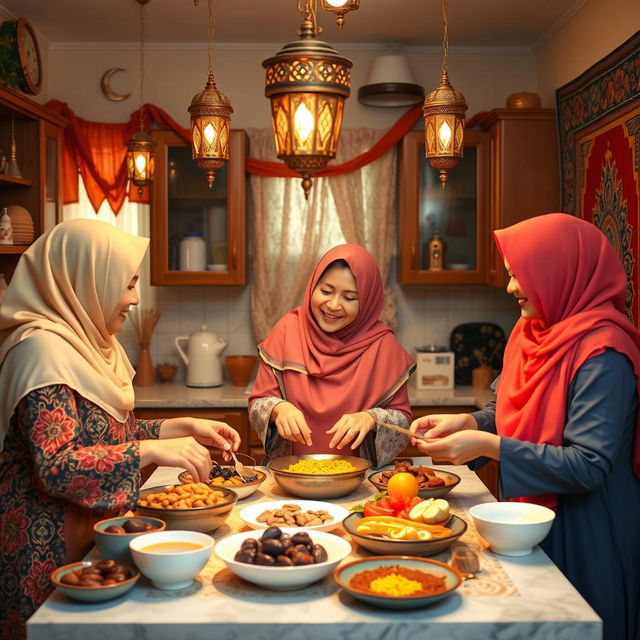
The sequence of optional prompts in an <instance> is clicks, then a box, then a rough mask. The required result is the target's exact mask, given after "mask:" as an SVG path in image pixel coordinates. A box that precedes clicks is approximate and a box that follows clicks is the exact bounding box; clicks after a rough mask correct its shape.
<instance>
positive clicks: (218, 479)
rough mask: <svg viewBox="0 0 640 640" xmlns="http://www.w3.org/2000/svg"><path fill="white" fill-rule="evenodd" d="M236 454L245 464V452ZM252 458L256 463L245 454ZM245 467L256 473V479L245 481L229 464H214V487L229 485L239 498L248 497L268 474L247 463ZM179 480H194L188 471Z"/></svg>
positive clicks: (212, 483)
mask: <svg viewBox="0 0 640 640" xmlns="http://www.w3.org/2000/svg"><path fill="white" fill-rule="evenodd" d="M236 456H237V457H238V458H239V459H240V461H241V462H242V463H243V464H245V461H244V460H243V454H241V453H236ZM244 457H245V458H248V459H250V460H251V464H255V461H254V460H253V458H250V457H249V456H244ZM245 469H249V471H250V472H251V473H252V474H254V476H255V477H254V479H253V480H249V481H245V480H243V479H242V478H241V477H240V474H239V473H238V472H237V471H236V470H235V469H234V468H233V467H230V466H227V465H219V464H214V465H213V466H212V467H211V471H210V472H209V482H208V484H210V485H211V486H212V487H214V488H217V487H228V488H229V489H232V490H233V491H235V492H236V493H237V494H238V500H242V499H243V498H247V497H248V496H250V495H251V494H252V493H254V492H255V491H256V490H257V489H258V487H259V486H260V485H261V484H262V483H263V482H264V481H265V478H266V477H267V474H266V473H265V472H264V471H260V470H259V469H253V468H250V467H248V466H247V465H245ZM178 480H180V482H182V483H183V484H187V483H189V482H193V477H192V476H191V474H190V473H189V472H188V471H183V472H182V473H181V474H180V475H179V476H178Z"/></svg>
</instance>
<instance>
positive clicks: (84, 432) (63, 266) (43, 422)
mask: <svg viewBox="0 0 640 640" xmlns="http://www.w3.org/2000/svg"><path fill="white" fill-rule="evenodd" d="M148 242H149V241H148V240H147V239H146V238H139V237H135V236H131V235H129V234H127V233H123V232H122V231H119V230H118V229H116V228H115V227H113V226H112V225H110V224H106V223H104V222H98V221H97V220H72V221H69V222H63V223H61V224H59V225H57V226H56V227H54V228H53V229H52V230H51V231H49V232H47V233H45V234H44V235H42V236H41V237H40V238H38V239H37V240H36V241H35V242H34V243H33V245H31V247H29V249H28V250H27V251H26V252H25V253H24V254H23V256H22V257H21V258H20V261H19V263H18V266H17V267H16V270H15V273H14V274H13V278H12V279H11V284H10V285H9V289H8V290H7V293H6V296H5V297H4V299H3V301H2V305H1V306H0V390H1V393H0V395H1V397H2V403H1V405H0V576H1V577H2V579H1V580H0V638H3V640H4V639H9V638H23V637H24V636H25V635H26V634H25V622H26V620H27V618H28V617H29V616H30V615H31V614H32V613H33V612H34V610H35V609H36V608H37V607H38V606H39V605H40V604H41V603H42V602H43V601H44V600H45V598H46V597H47V596H48V595H49V593H51V591H52V587H51V584H50V580H49V574H50V573H51V571H52V570H53V569H55V568H56V567H58V566H61V565H63V564H65V562H72V561H76V560H81V559H82V557H83V556H84V555H85V554H86V553H87V552H88V551H89V550H90V549H91V547H92V546H93V536H94V534H93V530H92V527H93V524H94V523H95V522H97V521H98V520H101V519H103V518H107V517H110V516H114V515H120V514H123V513H125V512H126V511H127V510H130V509H135V508H136V505H137V503H138V495H139V489H140V482H141V479H140V471H141V469H142V468H143V467H144V466H146V465H148V464H150V463H154V464H157V465H167V466H176V467H183V468H187V469H189V470H190V471H191V472H192V473H193V474H194V477H197V478H198V479H200V480H206V479H207V478H208V475H209V470H210V468H211V460H210V456H209V452H208V450H207V448H206V446H203V445H210V446H211V445H215V446H218V447H220V448H222V449H227V450H228V449H230V448H233V449H237V448H238V445H239V444H240V438H239V436H238V434H237V433H236V432H235V431H234V430H233V429H232V428H231V427H229V426H228V425H226V424H224V423H222V422H214V421H212V420H201V419H195V418H171V419H169V420H148V421H145V420H136V419H135V416H134V414H133V406H134V391H133V386H132V378H133V374H134V370H133V367H132V366H131V364H130V363H129V360H128V358H127V355H126V353H125V352H124V350H123V348H122V347H121V346H120V344H119V343H118V340H117V338H116V334H117V333H118V332H119V331H121V330H122V326H123V324H124V322H125V320H126V316H127V313H128V312H129V310H130V307H131V306H132V305H136V304H138V294H137V291H136V281H137V280H138V275H137V274H138V270H139V268H140V263H141V262H142V258H143V256H144V253H145V251H146V248H147V244H148Z"/></svg>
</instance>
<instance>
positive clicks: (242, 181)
mask: <svg viewBox="0 0 640 640" xmlns="http://www.w3.org/2000/svg"><path fill="white" fill-rule="evenodd" d="M151 135H152V137H153V139H154V140H155V142H156V144H157V146H156V171H155V179H154V181H153V187H152V190H151V284H153V285H244V284H246V279H247V222H246V220H247V190H246V173H245V167H244V164H245V153H246V146H247V136H246V133H245V132H244V131H243V130H240V129H238V130H232V131H231V136H230V139H229V160H228V161H227V247H228V267H229V268H228V269H227V271H178V270H172V269H169V251H168V244H169V237H168V235H169V234H168V215H169V193H168V189H169V187H168V180H167V176H168V147H179V146H182V147H188V146H189V145H188V144H187V143H186V142H185V141H184V140H183V139H182V138H181V137H180V136H178V135H177V134H176V133H175V132H173V131H165V130H153V131H152V132H151ZM194 162H195V161H194ZM202 179H203V180H205V179H206V178H205V174H204V171H203V172H202ZM213 188H214V189H215V185H214V187H213Z"/></svg>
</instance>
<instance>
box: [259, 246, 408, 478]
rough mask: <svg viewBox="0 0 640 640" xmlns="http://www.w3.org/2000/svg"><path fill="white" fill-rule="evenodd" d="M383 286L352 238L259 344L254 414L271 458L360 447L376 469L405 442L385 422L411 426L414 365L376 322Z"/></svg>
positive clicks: (329, 254)
mask: <svg viewBox="0 0 640 640" xmlns="http://www.w3.org/2000/svg"><path fill="white" fill-rule="evenodd" d="M382 302H383V287H382V278H381V275H380V270H379V269H378V266H377V264H376V262H375V260H374V259H373V257H372V256H371V254H370V253H369V252H368V251H366V249H363V248H362V247H359V246H357V245H352V244H344V245H340V246H337V247H334V248H333V249H331V250H330V251H328V252H327V253H326V254H325V255H324V256H323V257H322V259H321V260H320V262H319V264H318V265H317V267H316V268H315V270H314V272H313V275H312V276H311V279H310V281H309V284H308V285H307V289H306V292H305V296H304V301H303V303H302V305H301V306H299V307H296V308H295V309H293V310H292V311H290V312H289V313H287V314H286V315H285V316H284V317H283V318H281V319H280V320H279V321H278V322H277V323H276V325H275V326H274V327H273V329H272V330H271V332H270V333H269V335H268V336H267V338H266V339H265V340H264V342H262V344H260V345H259V347H258V351H259V354H260V358H261V362H260V368H259V370H258V375H257V377H256V381H255V384H254V387H253V392H252V393H251V396H250V397H249V420H250V422H251V426H252V427H253V429H254V430H255V431H256V433H257V434H258V436H259V437H260V439H261V440H262V442H263V444H264V449H265V452H266V454H267V457H269V458H273V457H278V456H283V455H289V454H291V453H293V454H298V453H336V450H339V449H343V448H344V447H349V448H350V449H351V450H357V449H359V455H360V456H362V457H366V458H368V459H369V460H371V462H372V463H373V465H374V466H380V465H383V464H386V463H387V462H389V461H391V460H392V459H393V458H394V457H395V456H396V455H397V454H398V453H399V452H400V451H402V449H404V447H405V446H406V444H407V439H406V437H405V436H403V435H402V434H398V433H396V432H395V431H392V430H390V429H380V430H379V431H378V430H377V429H376V424H377V423H379V422H391V423H393V424H397V425H401V426H405V427H406V426H408V425H409V420H410V418H411V409H410V406H409V397H408V393H407V380H408V379H409V375H410V374H411V372H412V371H413V368H414V367H415V363H414V362H413V361H412V360H411V357H410V356H409V354H408V353H407V352H406V351H405V350H404V349H403V348H402V346H401V345H400V343H399V342H398V341H397V339H396V338H395V336H394V335H393V332H392V331H391V329H390V328H389V327H388V326H387V325H386V324H384V323H383V322H380V321H379V320H378V318H379V316H380V312H381V311H382Z"/></svg>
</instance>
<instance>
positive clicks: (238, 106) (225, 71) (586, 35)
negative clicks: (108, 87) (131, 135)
mask: <svg viewBox="0 0 640 640" xmlns="http://www.w3.org/2000/svg"><path fill="white" fill-rule="evenodd" d="M150 10H153V7H151V9H150ZM638 25H640V2H638V0H588V1H585V2H583V3H577V4H576V5H575V7H574V12H573V13H571V14H570V15H567V16H565V21H564V23H563V24H560V25H558V26H557V29H556V30H555V31H554V32H553V33H549V34H547V36H548V37H546V38H545V39H543V41H541V43H539V48H538V49H537V50H536V51H532V50H529V49H524V48H523V49H517V48H510V49H505V48H499V47H496V48H495V49H491V50H487V49H483V50H470V49H466V50H461V49H459V48H456V47H455V30H454V31H452V32H451V33H450V43H451V45H452V46H451V47H450V51H449V72H450V77H451V81H452V83H453V85H454V86H455V87H456V88H457V89H458V90H460V91H462V92H463V93H464V95H465V97H466V99H467V103H468V105H469V110H468V112H467V115H468V116H469V117H470V116H472V115H474V114H475V113H477V112H479V111H485V110H489V109H492V108H495V107H502V106H504V104H505V99H506V97H507V96H508V95H509V94H511V93H514V92H517V91H525V90H526V91H535V92H538V93H540V95H541V97H542V102H543V104H542V106H543V107H554V106H555V89H556V88H557V87H558V86H560V85H561V84H564V83H566V82H568V81H569V80H571V79H573V78H574V77H576V76H577V75H579V74H580V73H581V72H582V71H584V70H585V69H586V68H588V67H589V66H590V65H591V64H593V63H594V62H596V61H597V60H598V59H600V58H601V57H602V56H603V55H605V54H606V53H607V52H609V51H611V50H612V49H614V48H615V47H616V46H618V45H619V44H621V43H622V42H623V41H624V40H625V39H626V38H628V37H629V36H630V35H631V34H632V33H633V32H634V31H635V30H636V29H637V27H638ZM326 38H327V39H328V40H330V30H329V29H328V30H327V35H326ZM291 39H292V40H293V39H295V34H293V33H292V37H291ZM586 43H589V44H588V46H587V45H586ZM282 44H284V43H281V42H278V43H273V45H266V46H265V45H258V46H257V45H254V44H243V43H238V44H237V45H233V46H230V45H226V46H218V45H216V46H215V48H214V70H215V76H216V82H217V84H218V87H219V88H220V89H221V90H222V91H223V92H224V93H226V94H227V95H228V96H229V97H230V99H231V101H232V104H233V107H234V114H233V120H232V126H233V127H234V128H248V127H268V126H270V121H269V107H268V102H267V100H266V99H265V98H264V95H263V82H264V72H263V68H262V65H261V62H262V60H263V59H265V58H267V57H269V56H271V55H273V54H274V53H275V52H276V51H277V50H278V49H279V48H280V47H281V46H282ZM137 47H138V45H137V44H136V43H131V44H123V45H121V46H113V47H111V48H108V49H105V48H104V47H98V46H94V45H91V44H87V45H75V46H69V45H64V44H57V45H54V46H53V47H52V48H51V49H49V51H48V54H47V61H46V71H47V74H46V77H47V80H46V88H45V92H44V93H43V95H42V96H40V98H39V99H41V100H43V101H44V100H46V99H49V98H57V99H59V100H62V101H64V102H67V103H68V104H69V105H70V107H71V108H72V109H73V110H74V111H75V112H76V114H77V115H78V116H80V117H82V118H85V119H88V120H95V121H99V122H120V121H124V120H127V119H128V118H129V115H130V113H131V112H133V111H134V110H135V109H136V108H137V106H138V98H137V94H136V91H137V86H138V85H137V83H138V79H137V69H138V49H137ZM340 51H341V53H343V54H344V55H346V56H347V57H349V58H351V59H352V60H353V62H354V66H353V69H352V92H353V93H352V97H351V98H350V100H349V101H348V102H347V106H346V109H345V118H344V125H343V126H344V127H346V128H348V127H356V126H357V127H371V128H377V129H388V128H389V127H390V126H391V125H392V124H393V123H394V122H395V121H396V120H397V118H398V117H399V116H400V115H401V114H402V113H403V111H404V109H376V108H371V107H364V106H362V105H360V104H359V103H358V102H357V100H356V97H355V96H356V94H357V88H358V87H359V86H361V85H363V84H365V83H366V77H367V74H368V70H369V66H370V63H371V61H372V60H373V58H374V57H375V56H376V55H380V54H384V53H388V51H387V50H384V49H382V48H378V49H376V48H374V47H354V46H352V47H340ZM403 53H404V54H405V55H406V56H407V57H408V59H409V62H410V65H411V67H412V70H413V73H414V75H415V80H416V82H418V83H420V84H422V85H423V86H424V87H425V89H426V90H431V88H434V87H435V86H436V84H437V82H438V80H439V77H440V65H441V52H440V50H439V48H431V49H421V50H417V49H413V50H406V51H404V52H403ZM206 64H207V53H206V46H205V45H178V46H173V47H171V48H169V47H166V46H157V45H154V44H153V43H152V42H151V43H149V44H148V45H147V48H146V51H145V101H146V102H151V103H153V104H156V105H158V106H160V107H162V108H163V109H164V110H166V111H167V112H168V113H169V114H170V115H171V116H172V117H174V118H175V119H176V120H177V121H178V122H179V123H180V124H182V125H183V126H187V124H188V113H187V107H188V105H189V103H190V101H191V98H192V96H193V95H194V94H195V93H197V92H199V91H201V90H202V88H203V86H204V82H205V72H206ZM111 67H123V68H124V69H125V70H126V71H125V72H124V73H120V74H117V75H116V76H114V78H113V81H112V85H113V88H114V89H115V90H116V91H118V92H122V93H127V92H129V91H131V92H133V93H132V96H131V98H129V99H128V100H126V101H124V102H121V103H115V102H110V101H108V100H107V99H106V98H105V97H104V96H103V95H102V93H101V92H100V89H99V80H100V77H101V76H102V74H103V73H104V71H106V70H107V69H108V68H111ZM392 282H393V283H395V273H393V274H392ZM393 286H394V290H395V291H396V294H397V299H398V330H397V335H398V337H399V339H400V341H401V342H402V343H403V344H404V345H405V347H406V348H407V349H409V350H411V349H413V347H415V346H419V345H422V344H426V343H432V342H433V343H438V344H448V341H449V333H450V331H451V329H452V328H453V327H455V326H456V325H457V324H459V323H462V322H469V321H480V320H482V321H491V322H496V323H497V324H499V325H500V326H502V327H503V329H504V330H505V331H506V332H507V333H508V332H509V331H510V329H511V328H512V326H513V323H514V322H515V320H516V318H517V307H516V305H515V302H514V301H513V298H512V297H511V296H508V295H507V294H506V293H505V292H504V291H501V290H497V289H493V288H491V287H485V286H471V285H470V286H457V287H453V286H451V287H445V286H416V287H404V288H401V287H399V286H398V285H397V284H394V285H393ZM249 292H250V286H247V287H245V288H242V287H218V288H216V287H208V288H205V287H182V288H178V287H158V288H154V290H153V292H150V293H148V295H150V296H151V298H153V300H154V302H153V304H154V305H155V306H157V307H158V308H160V309H161V311H162V317H161V319H160V322H159V324H158V327H157V330H156V333H155V336H154V341H153V344H152V355H153V359H154V362H155V363H158V362H162V361H172V362H178V358H177V354H176V351H175V349H174V346H173V339H174V337H175V336H176V335H188V334H189V333H191V332H192V331H194V330H196V329H198V328H199V327H200V325H201V324H207V326H208V327H209V328H210V329H211V330H213V331H215V332H216V333H217V334H218V335H219V336H220V337H222V338H223V339H225V340H226V341H227V342H228V343H229V346H228V348H227V350H226V354H240V353H253V352H254V351H255V341H254V338H253V334H252V330H251V325H250V320H249V307H250V297H249V296H250V294H249ZM122 342H123V344H124V345H125V348H127V350H128V352H129V353H130V355H131V357H132V359H133V360H134V361H135V358H136V356H137V343H136V340H135V337H134V335H133V334H132V333H131V332H130V331H129V332H125V333H124V334H123V335H122ZM183 375H184V368H181V370H180V372H179V377H178V379H183Z"/></svg>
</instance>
